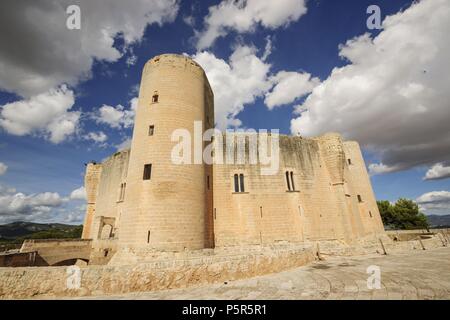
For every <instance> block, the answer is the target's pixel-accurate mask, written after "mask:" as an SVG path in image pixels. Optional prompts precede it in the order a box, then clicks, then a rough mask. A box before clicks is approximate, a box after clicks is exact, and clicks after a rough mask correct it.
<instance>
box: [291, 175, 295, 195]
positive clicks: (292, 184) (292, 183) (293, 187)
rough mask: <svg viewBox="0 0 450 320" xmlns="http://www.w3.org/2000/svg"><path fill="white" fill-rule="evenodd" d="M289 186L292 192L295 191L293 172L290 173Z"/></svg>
mask: <svg viewBox="0 0 450 320" xmlns="http://www.w3.org/2000/svg"><path fill="white" fill-rule="evenodd" d="M291 186H292V191H295V184H294V172H292V171H291Z"/></svg>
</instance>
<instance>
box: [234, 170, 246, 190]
mask: <svg viewBox="0 0 450 320" xmlns="http://www.w3.org/2000/svg"><path fill="white" fill-rule="evenodd" d="M234 192H245V183H244V175H243V174H242V173H241V174H235V175H234Z"/></svg>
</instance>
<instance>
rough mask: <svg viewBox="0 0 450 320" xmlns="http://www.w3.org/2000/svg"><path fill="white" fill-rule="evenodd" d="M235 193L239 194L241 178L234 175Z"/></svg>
mask: <svg viewBox="0 0 450 320" xmlns="http://www.w3.org/2000/svg"><path fill="white" fill-rule="evenodd" d="M234 192H239V176H238V175H237V174H235V175H234Z"/></svg>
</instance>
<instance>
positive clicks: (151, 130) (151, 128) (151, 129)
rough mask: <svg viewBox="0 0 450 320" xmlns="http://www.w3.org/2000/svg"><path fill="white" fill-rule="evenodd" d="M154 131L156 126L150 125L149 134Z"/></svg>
mask: <svg viewBox="0 0 450 320" xmlns="http://www.w3.org/2000/svg"><path fill="white" fill-rule="evenodd" d="M154 132H155V126H154V125H151V126H149V127H148V135H149V136H152V135H153V133H154Z"/></svg>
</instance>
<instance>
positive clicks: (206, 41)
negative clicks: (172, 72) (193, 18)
mask: <svg viewBox="0 0 450 320" xmlns="http://www.w3.org/2000/svg"><path fill="white" fill-rule="evenodd" d="M305 2H306V1H304V0H277V1H261V0H238V1H235V0H225V1H222V2H221V3H219V4H218V5H215V6H211V7H210V8H209V13H208V15H207V16H206V17H205V19H204V26H205V27H204V30H203V31H201V32H199V33H198V34H197V38H198V39H197V40H198V42H197V49H199V50H203V49H206V48H208V47H210V46H211V45H212V44H213V43H214V41H215V40H216V39H217V38H219V37H223V36H225V35H226V34H227V33H228V32H229V31H230V30H233V31H236V32H239V33H244V32H252V31H254V30H255V29H256V27H257V26H258V25H261V26H263V27H264V28H267V29H276V28H279V27H284V26H287V25H289V24H290V23H291V22H293V21H297V20H298V19H299V18H300V17H301V16H302V15H304V14H305V13H306V11H307V9H306V3H305Z"/></svg>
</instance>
